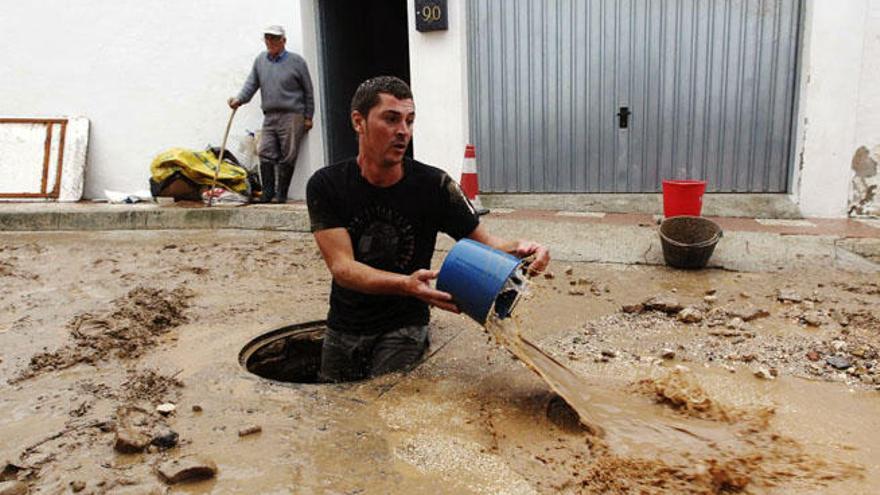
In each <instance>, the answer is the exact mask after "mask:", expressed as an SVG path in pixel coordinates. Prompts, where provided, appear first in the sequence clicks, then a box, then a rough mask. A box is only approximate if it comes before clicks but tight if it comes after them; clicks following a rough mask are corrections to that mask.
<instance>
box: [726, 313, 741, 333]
mask: <svg viewBox="0 0 880 495" xmlns="http://www.w3.org/2000/svg"><path fill="white" fill-rule="evenodd" d="M745 326H746V322H744V321H743V319H742V318H740V317H739V316H737V317H735V318H731V319H730V321H728V322H727V328H730V329H732V330H741V329H742V328H743V327H745Z"/></svg>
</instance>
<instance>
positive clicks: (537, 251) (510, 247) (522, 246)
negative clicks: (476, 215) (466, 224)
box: [468, 224, 550, 273]
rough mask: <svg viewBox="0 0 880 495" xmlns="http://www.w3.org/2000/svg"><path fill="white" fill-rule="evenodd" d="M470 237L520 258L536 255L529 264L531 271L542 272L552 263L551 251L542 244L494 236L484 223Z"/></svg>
mask: <svg viewBox="0 0 880 495" xmlns="http://www.w3.org/2000/svg"><path fill="white" fill-rule="evenodd" d="M468 239H471V240H474V241H477V242H481V243H483V244H486V245H487V246H491V247H493V248H495V249H497V250H499V251H504V252H505V253H510V254H512V255H514V256H516V257H518V258H525V257H526V256H531V255H535V260H534V261H533V262H532V264H531V265H530V266H529V271H531V272H533V273H540V272H542V271H544V269H545V268H547V265H548V264H549V263H550V251H549V250H548V249H547V248H546V247H544V246H543V245H541V244H538V243H537V242H534V241H527V240H522V239H520V240H507V239H502V238H500V237H498V236H494V235H492V234H490V233H489V231H488V230H486V228H485V227H483V225H482V224H480V225H477V228H475V229H474V231H473V232H471V233H470V235H468Z"/></svg>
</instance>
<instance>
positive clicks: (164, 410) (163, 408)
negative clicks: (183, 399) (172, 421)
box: [156, 402, 177, 416]
mask: <svg viewBox="0 0 880 495" xmlns="http://www.w3.org/2000/svg"><path fill="white" fill-rule="evenodd" d="M175 409H177V406H175V405H174V404H172V403H170V402H166V403H164V404H159V405H158V406H156V412H158V413H159V414H161V415H162V416H168V415H169V414H171V413H173V412H174V410H175Z"/></svg>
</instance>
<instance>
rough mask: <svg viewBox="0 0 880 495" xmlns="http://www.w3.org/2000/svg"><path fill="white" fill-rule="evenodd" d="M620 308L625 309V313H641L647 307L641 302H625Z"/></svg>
mask: <svg viewBox="0 0 880 495" xmlns="http://www.w3.org/2000/svg"><path fill="white" fill-rule="evenodd" d="M620 310H621V311H623V312H624V313H629V314H633V313H641V312H642V311H644V310H645V307H644V306H642V305H641V304H624V305H623V306H621V307H620Z"/></svg>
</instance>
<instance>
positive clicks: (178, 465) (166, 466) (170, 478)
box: [158, 455, 217, 484]
mask: <svg viewBox="0 0 880 495" xmlns="http://www.w3.org/2000/svg"><path fill="white" fill-rule="evenodd" d="M158 471H159V474H160V475H161V476H162V478H163V479H165V481H167V482H168V483H170V484H174V483H180V482H181V481H187V480H201V479H208V478H213V477H214V476H215V475H216V474H217V464H215V463H214V461H212V460H210V459H207V458H205V457H202V456H200V455H188V456H183V457H180V458H178V459H171V460H169V461H166V462H163V463H162V464H160V465H159V468H158Z"/></svg>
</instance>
